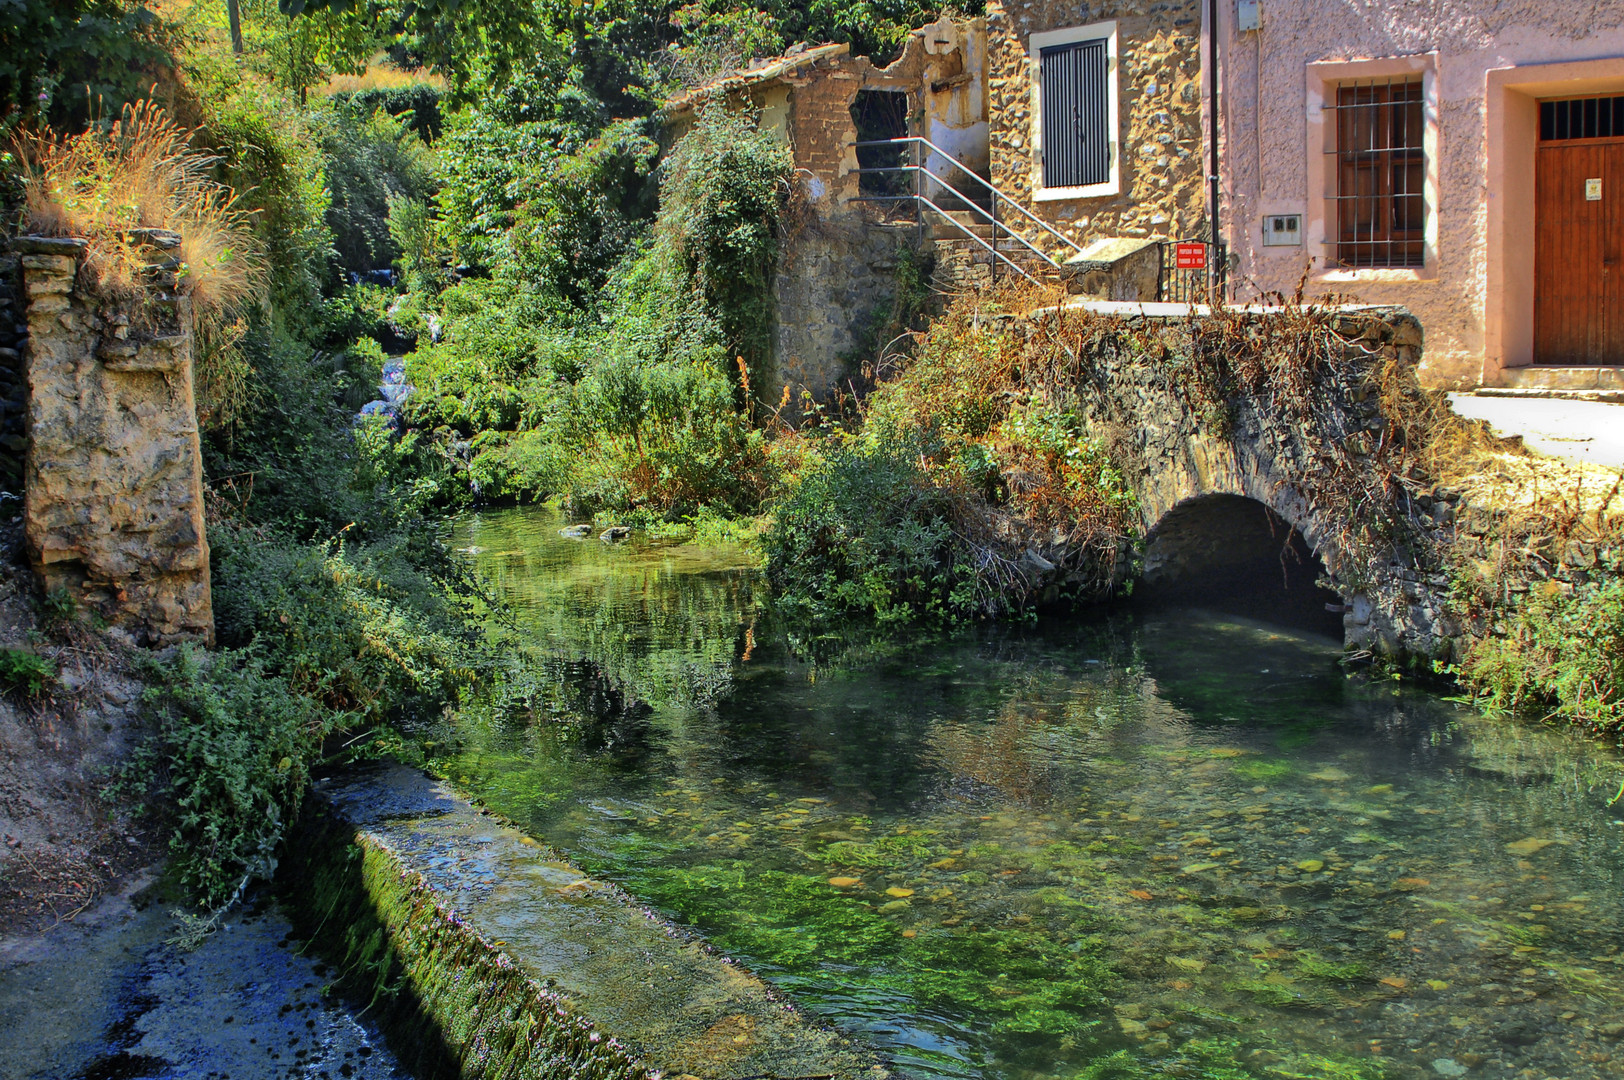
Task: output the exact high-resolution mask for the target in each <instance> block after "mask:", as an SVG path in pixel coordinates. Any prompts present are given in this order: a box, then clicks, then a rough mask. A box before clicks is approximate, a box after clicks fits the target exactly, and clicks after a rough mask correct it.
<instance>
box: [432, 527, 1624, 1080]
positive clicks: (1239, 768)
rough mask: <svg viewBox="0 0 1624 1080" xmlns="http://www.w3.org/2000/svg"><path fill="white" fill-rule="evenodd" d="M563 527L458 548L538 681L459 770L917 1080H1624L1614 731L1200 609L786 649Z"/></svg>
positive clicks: (785, 638) (471, 726) (673, 568)
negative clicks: (1411, 681) (1363, 663)
mask: <svg viewBox="0 0 1624 1080" xmlns="http://www.w3.org/2000/svg"><path fill="white" fill-rule="evenodd" d="M562 524H564V522H563V521H562V520H561V519H559V518H558V517H557V516H556V515H554V514H552V513H549V512H546V511H539V510H527V511H506V512H498V513H489V514H483V515H480V516H479V517H477V518H473V519H470V520H467V521H464V522H462V523H461V524H460V525H459V526H458V529H457V534H456V537H455V546H457V547H459V548H462V549H465V550H467V551H469V552H470V554H471V555H472V557H473V558H474V561H475V562H476V563H477V564H478V566H479V567H480V568H481V569H482V570H483V571H484V572H485V573H486V574H487V575H489V576H490V578H492V579H493V580H494V581H495V582H496V583H497V584H498V585H499V587H500V588H501V590H502V591H503V593H504V594H505V595H506V597H507V598H508V600H509V601H510V602H511V604H512V605H513V609H514V612H515V614H516V623H515V624H514V625H512V626H510V627H509V628H507V629H506V630H503V631H498V632H502V633H505V634H506V635H507V636H508V638H509V639H510V640H511V642H512V646H513V647H514V648H515V649H524V650H529V651H531V652H532V653H534V654H535V655H536V656H537V657H538V658H539V659H540V660H541V663H540V665H539V670H540V674H539V675H538V676H537V677H536V679H535V682H534V685H530V686H525V687H516V688H514V690H513V692H512V694H511V696H510V699H509V701H508V702H507V703H506V705H505V706H504V708H502V709H501V710H499V711H498V714H497V715H496V716H494V717H487V718H484V719H481V720H468V721H465V722H463V723H462V725H461V728H460V730H459V731H458V732H457V734H456V738H455V739H454V740H453V746H454V749H452V750H449V751H445V752H446V753H448V754H449V756H448V757H446V758H445V759H444V760H443V761H442V762H441V764H442V766H443V767H444V768H445V769H446V770H447V771H448V772H449V773H450V774H451V775H452V776H453V777H456V778H459V779H461V780H462V781H463V782H464V783H465V784H466V785H467V786H468V787H469V788H470V789H472V790H473V791H475V792H476V793H477V794H479V795H480V796H482V797H483V798H484V799H486V800H487V801H488V802H489V803H490V804H491V805H492V806H494V807H495V808H497V809H498V810H500V811H502V812H503V813H505V814H507V815H509V816H510V817H512V818H514V819H515V820H517V821H518V822H519V823H521V824H522V825H524V826H526V827H528V828H529V829H531V830H533V831H534V833H535V834H536V835H538V836H540V837H543V838H545V839H547V840H549V841H551V842H552V843H554V844H555V845H557V846H558V847H560V848H562V849H564V850H566V851H568V852H569V853H570V854H571V855H572V856H573V857H574V858H576V859H577V860H579V861H581V862H583V863H584V864H586V865H587V866H588V867H589V868H591V869H592V870H593V871H594V872H597V873H600V874H603V875H605V876H608V877H610V878H613V879H615V880H617V881H619V882H621V883H622V884H624V885H625V886H626V887H627V888H628V889H629V890H630V891H632V892H633V893H635V894H637V895H639V896H641V897H642V898H644V899H645V900H647V901H648V902H649V903H651V904H652V905H653V906H655V907H657V908H659V909H661V910H663V911H665V912H666V913H668V914H669V915H671V916H672V917H674V918H676V919H678V920H679V921H684V922H687V923H689V924H691V925H693V926H695V927H697V928H698V929H699V930H701V931H703V932H704V933H705V934H706V935H707V936H708V937H709V938H710V940H711V941H712V942H714V943H715V944H717V945H718V946H719V947H720V948H722V949H723V950H725V951H727V952H729V953H731V954H732V955H735V956H738V957H740V958H741V959H743V960H745V961H746V962H747V963H748V964H749V965H750V966H751V967H752V968H754V969H755V970H757V971H758V972H760V973H761V974H763V975H764V976H767V977H768V978H770V979H772V980H774V981H775V982H777V983H778V984H779V985H780V986H782V987H784V988H785V989H787V990H789V991H790V992H791V993H793V994H794V996H795V997H796V998H797V999H798V1000H799V1001H801V1002H803V1003H804V1004H806V1005H807V1006H809V1007H810V1008H812V1009H814V1010H816V1011H818V1012H820V1013H822V1014H823V1015H825V1016H827V1017H828V1018H829V1019H830V1020H831V1021H833V1022H835V1023H837V1024H839V1025H841V1026H843V1027H845V1028H847V1029H848V1030H852V1031H856V1032H860V1033H862V1034H864V1035H865V1036H866V1037H867V1038H868V1039H870V1040H871V1041H872V1042H873V1043H875V1044H877V1045H878V1046H880V1047H881V1048H882V1049H883V1050H884V1051H885V1052H887V1053H888V1054H891V1055H894V1057H895V1058H896V1060H897V1062H898V1064H899V1065H901V1066H902V1067H903V1068H904V1069H905V1070H906V1071H907V1072H909V1073H910V1074H912V1075H917V1076H952V1077H959V1076H963V1077H970V1076H977V1077H1009V1078H1017V1077H1019V1078H1039V1077H1050V1076H1059V1077H1074V1076H1078V1075H1079V1074H1085V1073H1086V1071H1087V1070H1089V1069H1090V1068H1092V1069H1093V1072H1092V1073H1086V1074H1087V1075H1091V1076H1112V1077H1118V1076H1121V1077H1129V1076H1141V1075H1143V1076H1164V1075H1165V1076H1186V1077H1202V1076H1205V1077H1213V1078H1240V1077H1248V1076H1250V1077H1370V1076H1378V1075H1386V1076H1389V1077H1422V1076H1453V1075H1467V1074H1469V1075H1471V1076H1481V1077H1501V1076H1505V1077H1510V1076H1519V1077H1523V1078H1531V1080H1541V1078H1547V1077H1555V1078H1563V1080H1568V1078H1582V1077H1598V1078H1599V1077H1617V1076H1620V1075H1624V1043H1621V1041H1620V1036H1621V1035H1624V919H1621V916H1624V821H1621V820H1620V819H1624V802H1620V803H1619V804H1618V805H1617V806H1614V807H1611V808H1609V806H1608V799H1609V798H1610V797H1611V796H1612V795H1614V794H1615V793H1616V792H1617V791H1618V790H1619V785H1620V783H1621V782H1624V765H1621V763H1620V762H1619V760H1618V759H1617V758H1616V757H1613V756H1611V755H1609V754H1607V753H1605V752H1604V751H1601V750H1598V749H1597V748H1596V747H1594V746H1593V745H1591V744H1588V743H1586V742H1585V741H1583V740H1581V739H1578V738H1576V737H1573V736H1570V735H1568V734H1566V733H1562V732H1556V731H1550V730H1545V729H1541V728H1536V727H1530V726H1525V725H1517V724H1512V723H1508V722H1504V721H1500V722H1496V721H1488V720H1484V719H1481V718H1479V717H1477V716H1475V715H1474V714H1473V713H1471V712H1470V711H1468V710H1465V709H1463V708H1460V707H1457V706H1455V705H1453V704H1451V703H1448V702H1446V701H1443V700H1441V699H1439V698H1437V697H1435V696H1430V695H1428V694H1426V693H1423V692H1420V691H1417V690H1414V689H1411V688H1407V687H1403V686H1397V685H1393V684H1388V683H1384V682H1371V681H1368V680H1361V679H1350V678H1348V677H1346V676H1345V675H1344V674H1343V672H1342V671H1341V669H1340V668H1339V667H1338V665H1337V662H1336V661H1337V659H1338V656H1339V650H1338V644H1337V643H1336V642H1334V641H1330V640H1327V639H1321V638H1315V637H1312V636H1305V635H1303V634H1300V633H1297V632H1294V631H1291V630H1287V629H1282V628H1278V627H1271V626H1268V625H1264V624H1259V623H1256V622H1250V621H1245V620H1240V619H1235V618H1230V617H1225V616H1222V615H1218V614H1213V613H1209V612H1203V611H1198V610H1175V611H1164V612H1159V613H1116V614H1113V615H1100V616H1095V617H1081V618H1075V619H1065V620H1059V619H1056V620H1050V621H1046V622H1043V623H1041V624H1038V625H1034V626H1024V627H1017V628H1009V627H1005V628H981V629H977V630H969V631H965V632H962V633H955V634H947V635H943V634H929V633H920V634H917V635H915V636H913V637H903V638H893V639H891V640H889V641H881V642H873V641H870V642H866V643H865V642H856V643H853V642H842V641H835V640H821V641H811V642H807V641H794V640H792V639H791V638H790V636H789V635H787V634H785V633H783V632H781V631H780V630H777V629H775V628H774V626H773V624H772V621H771V617H770V612H769V611H768V610H767V609H766V607H765V606H764V603H763V600H764V598H763V596H762V593H761V591H760V587H759V582H758V578H757V576H756V575H755V573H754V572H753V571H752V569H751V568H750V565H749V563H748V561H747V560H746V559H745V558H744V557H743V556H742V554H741V553H739V552H737V551H733V550H729V549H704V548H699V547H695V546H686V545H675V546H659V545H651V544H646V543H635V542H634V543H632V544H629V545H624V546H615V547H611V546H608V545H605V544H602V543H599V542H598V541H596V540H588V541H573V540H566V539H563V538H561V537H560V536H559V534H558V529H559V527H560V526H561V525H562ZM812 657H816V659H812ZM1112 1054H1118V1055H1119V1056H1118V1057H1115V1058H1110V1064H1109V1067H1107V1066H1106V1065H1102V1064H1101V1062H1102V1060H1104V1059H1107V1058H1109V1057H1110V1055H1112ZM1457 1070H1458V1071H1457Z"/></svg>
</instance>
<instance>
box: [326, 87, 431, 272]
mask: <svg viewBox="0 0 1624 1080" xmlns="http://www.w3.org/2000/svg"><path fill="white" fill-rule="evenodd" d="M316 123H317V125H318V127H319V131H320V134H321V150H322V155H323V158H324V162H323V170H324V172H325V174H326V177H327V188H328V191H329V193H330V199H329V203H328V207H327V215H326V220H327V225H328V227H329V228H330V229H331V230H332V233H333V248H334V250H335V251H336V252H337V256H338V263H339V266H340V267H341V268H342V269H343V270H344V271H345V272H351V271H354V272H364V271H367V270H376V269H384V268H387V267H388V266H390V265H391V264H392V263H393V262H394V261H395V259H396V257H397V256H399V255H400V253H401V252H400V247H399V244H398V242H397V241H396V240H395V239H394V238H393V237H392V234H391V229H390V217H391V206H392V204H393V203H394V202H396V201H398V200H408V201H414V202H416V203H418V204H419V205H421V204H422V203H423V201H424V200H426V199H428V198H430V197H432V196H433V194H434V191H435V189H436V187H437V186H438V182H437V178H436V175H435V162H434V155H433V153H432V152H431V151H430V150H429V149H428V147H427V146H425V145H424V144H423V140H422V139H420V138H418V136H417V133H416V132H415V131H413V130H412V129H411V127H410V125H409V124H408V123H407V122H406V121H405V120H402V119H399V118H397V117H394V116H391V115H390V114H389V113H387V112H385V111H383V110H382V109H378V110H376V111H372V112H367V111H363V110H361V109H358V108H351V107H344V106H336V107H334V108H331V109H328V110H325V111H323V112H321V113H318V114H316Z"/></svg>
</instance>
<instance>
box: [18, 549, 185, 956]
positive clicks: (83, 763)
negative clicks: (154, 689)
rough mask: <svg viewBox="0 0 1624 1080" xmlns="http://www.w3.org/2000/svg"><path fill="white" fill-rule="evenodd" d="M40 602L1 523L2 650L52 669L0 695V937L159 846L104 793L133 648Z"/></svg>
mask: <svg viewBox="0 0 1624 1080" xmlns="http://www.w3.org/2000/svg"><path fill="white" fill-rule="evenodd" d="M41 610H42V604H41V601H40V599H39V597H38V596H37V593H36V589H35V586H34V582H33V578H32V575H31V573H30V571H29V569H28V567H27V565H26V563H25V562H24V558H23V552H22V527H21V525H20V524H19V523H17V522H9V523H6V524H4V525H0V649H23V650H28V651H30V652H33V653H36V654H38V655H39V656H41V657H43V658H45V659H46V660H48V661H50V662H51V663H52V664H53V665H54V666H55V668H56V670H57V671H58V673H59V674H58V678H57V679H56V680H55V681H54V682H53V683H51V684H50V685H48V686H47V687H46V688H45V690H44V691H43V692H42V693H41V694H39V695H37V696H33V697H30V696H26V695H24V694H21V693H20V692H18V691H16V690H11V691H8V692H5V693H4V694H3V695H0V941H4V940H6V939H9V938H12V937H15V936H17V935H20V934H27V933H29V932H32V931H37V930H40V929H42V928H44V927H48V926H51V925H53V924H54V923H57V922H59V921H66V920H72V919H73V918H74V917H76V915H77V913H79V912H82V911H84V910H86V909H87V907H88V906H89V905H91V904H92V903H94V902H95V900H96V899H97V898H98V897H100V896H104V895H107V894H108V893H110V892H116V891H118V889H119V887H120V883H121V882H124V881H126V880H128V879H129V878H130V876H131V875H132V874H134V873H135V872H136V871H138V870H139V869H140V868H142V867H145V866H147V865H149V864H151V863H152V862H153V861H154V860H155V859H156V858H157V857H158V856H159V855H160V854H161V844H160V843H159V842H158V841H157V840H156V838H155V836H154V834H153V831H152V830H151V828H150V827H148V826H147V825H146V824H144V823H142V822H139V821H136V820H134V819H133V818H132V815H131V813H130V811H131V809H133V808H131V807H127V806H119V805H116V804H114V803H113V802H111V801H109V800H108V799H107V798H106V797H105V795H104V793H105V791H106V790H107V785H108V783H109V780H110V778H111V776H112V774H113V773H114V772H115V771H116V770H117V768H118V766H119V765H120V763H122V762H123V761H124V759H125V758H126V756H127V755H128V754H129V752H130V750H131V748H132V747H133V745H134V744H135V742H136V741H137V737H138V729H139V709H140V698H141V692H142V690H143V689H144V686H143V684H142V683H141V682H140V681H139V680H138V679H137V678H135V677H134V676H133V674H132V670H131V667H132V658H131V656H130V655H129V654H128V653H127V652H126V651H125V650H124V649H123V648H122V647H120V646H117V645H115V644H113V643H110V642H108V641H106V640H105V639H103V638H102V636H101V635H100V634H98V633H96V632H95V630H94V629H93V628H90V627H87V626H83V625H78V624H75V625H66V626H61V625H58V626H52V625H42V619H41V616H40V612H41Z"/></svg>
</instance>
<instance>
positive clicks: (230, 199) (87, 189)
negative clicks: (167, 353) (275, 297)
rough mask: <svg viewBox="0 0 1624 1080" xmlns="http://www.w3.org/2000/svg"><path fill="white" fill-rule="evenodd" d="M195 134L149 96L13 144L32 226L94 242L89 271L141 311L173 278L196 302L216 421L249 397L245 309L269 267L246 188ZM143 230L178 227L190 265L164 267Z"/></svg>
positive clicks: (205, 407) (19, 137)
mask: <svg viewBox="0 0 1624 1080" xmlns="http://www.w3.org/2000/svg"><path fill="white" fill-rule="evenodd" d="M192 136H193V133H192V132H191V131H188V130H186V129H185V128H182V127H181V126H180V125H178V124H177V123H175V121H174V120H172V119H171V118H170V117H169V115H168V114H167V113H166V112H165V111H164V110H163V108H162V107H161V106H159V105H157V104H154V103H152V102H150V101H143V102H138V103H136V104H132V105H128V106H126V107H125V108H124V111H123V113H122V114H121V115H120V116H119V118H118V119H117V120H115V121H114V122H113V123H112V124H111V125H110V126H109V127H107V128H106V129H102V128H100V127H98V126H95V125H92V126H91V127H90V128H89V129H88V130H87V131H84V132H81V133H79V134H73V135H64V134H61V133H59V132H56V131H53V130H51V129H50V128H42V129H36V130H24V131H21V132H19V133H17V134H16V135H14V136H13V138H12V146H11V148H12V151H13V153H14V155H15V156H16V158H17V161H18V164H19V166H20V169H21V172H22V177H23V219H22V223H21V224H22V227H23V229H24V231H26V232H32V233H35V234H37V235H42V236H72V237H81V238H83V239H85V240H87V241H89V245H88V247H87V249H86V255H85V261H84V266H83V268H82V270H81V274H82V275H83V274H88V275H89V281H88V284H90V285H91V286H92V287H93V288H95V289H96V290H98V291H99V292H100V293H102V294H103V295H104V296H107V297H109V298H114V299H119V300H125V301H129V300H134V301H138V303H137V305H136V309H137V310H138V311H142V310H146V308H147V305H145V304H141V303H139V301H143V300H145V299H148V298H150V297H151V296H152V295H153V293H154V291H155V287H156V288H161V287H163V286H164V285H166V284H168V283H169V281H170V280H172V281H173V284H174V287H175V288H176V289H177V290H178V291H179V292H180V293H182V294H183V295H185V296H186V297H188V298H189V299H190V301H191V308H192V318H193V320H194V326H195V328H196V329H197V331H198V334H197V341H198V365H197V368H198V384H199V398H200V401H199V406H200V411H202V412H203V413H204V415H203V416H202V417H201V419H202V420H204V421H205V422H207V421H208V420H210V419H216V420H223V419H229V417H230V415H231V414H232V413H233V412H234V410H235V408H236V407H237V406H238V405H240V403H241V400H240V399H241V396H242V394H243V393H244V392H245V391H244V384H245V381H246V376H247V366H246V362H245V361H244V360H243V358H242V356H241V354H240V353H239V352H238V350H237V348H236V344H237V342H238V340H239V339H240V338H241V336H242V332H243V325H242V321H241V320H242V318H243V316H244V315H245V314H246V312H247V311H248V309H249V308H250V307H251V306H252V305H254V304H255V303H257V302H258V301H259V299H260V298H261V297H262V296H263V295H264V292H265V287H266V270H265V263H264V258H263V255H262V253H261V251H260V248H259V244H258V242H257V241H256V239H255V237H254V234H253V230H252V221H251V219H250V215H249V214H248V213H247V212H246V211H245V210H243V209H242V208H241V207H240V206H239V204H238V193H235V192H233V191H232V190H231V189H230V188H229V187H227V186H225V185H224V184H221V183H219V182H218V181H216V180H215V179H213V177H212V175H211V169H212V167H213V166H214V164H215V162H216V159H215V158H213V157H211V156H210V155H207V154H201V153H198V152H196V151H194V150H193V149H192ZM141 230H162V231H165V232H169V233H173V234H175V235H176V236H177V237H178V238H179V242H178V246H177V247H175V248H174V249H173V250H172V251H170V252H169V254H170V255H172V256H173V257H174V260H175V262H176V263H177V264H178V265H171V266H155V265H154V262H153V256H152V254H151V252H152V248H151V247H150V245H148V244H147V243H146V242H145V237H146V235H147V234H145V233H143V232H141ZM169 274H172V275H173V277H172V279H171V278H169V276H168V275H169Z"/></svg>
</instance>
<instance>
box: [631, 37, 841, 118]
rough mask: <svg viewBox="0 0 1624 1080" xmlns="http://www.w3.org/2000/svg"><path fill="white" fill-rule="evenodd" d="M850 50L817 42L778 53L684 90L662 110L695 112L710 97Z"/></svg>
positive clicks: (675, 113)
mask: <svg viewBox="0 0 1624 1080" xmlns="http://www.w3.org/2000/svg"><path fill="white" fill-rule="evenodd" d="M849 52H851V46H850V45H843V44H832V45H818V46H816V47H814V48H810V49H804V50H802V51H800V52H796V53H790V54H787V55H784V56H775V57H772V58H771V59H768V60H757V61H755V62H753V63H752V64H751V65H750V66H749V67H747V68H743V69H739V70H735V71H730V72H728V73H727V74H725V75H722V76H719V77H717V78H715V79H712V80H711V81H710V82H708V83H705V84H704V85H703V86H696V87H694V88H693V89H692V90H685V91H683V92H682V93H680V94H678V95H677V96H676V97H674V98H671V99H669V100H668V101H666V103H665V105H664V106H662V107H661V110H660V111H661V112H662V113H664V114H665V115H666V116H680V115H681V114H683V113H686V112H690V111H692V110H693V109H694V108H696V107H697V106H699V105H700V104H701V103H702V102H705V101H708V100H710V99H711V98H714V97H719V96H723V95H726V94H732V93H737V92H739V91H741V90H749V89H750V88H752V87H755V86H761V85H762V84H764V83H770V82H776V81H778V80H779V79H783V78H786V77H788V76H791V75H794V74H797V73H798V72H799V71H800V70H801V69H802V68H807V67H811V66H813V65H815V64H816V63H817V62H818V61H819V60H832V59H834V58H836V57H839V56H845V55H847V54H848V53H849Z"/></svg>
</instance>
